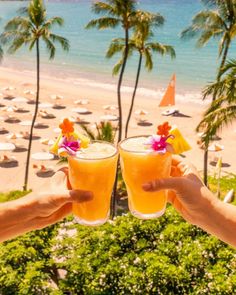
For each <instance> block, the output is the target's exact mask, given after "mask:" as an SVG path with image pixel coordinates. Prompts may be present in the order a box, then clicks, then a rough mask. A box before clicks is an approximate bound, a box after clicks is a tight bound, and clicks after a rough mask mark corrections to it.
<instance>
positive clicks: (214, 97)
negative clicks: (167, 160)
mask: <svg viewBox="0 0 236 295" xmlns="http://www.w3.org/2000/svg"><path fill="white" fill-rule="evenodd" d="M229 46H230V39H228V40H227V42H226V45H225V49H224V52H223V56H222V59H221V63H220V67H219V69H218V73H217V77H216V81H217V83H218V82H220V78H221V70H222V68H223V67H224V65H225V61H226V58H227V55H228V51H229ZM216 96H217V89H215V91H214V93H213V97H212V102H213V101H215V100H216ZM203 174H204V184H205V185H206V186H207V175H208V146H207V147H206V150H205V152H204V170H203Z"/></svg>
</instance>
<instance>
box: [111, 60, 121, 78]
mask: <svg viewBox="0 0 236 295" xmlns="http://www.w3.org/2000/svg"><path fill="white" fill-rule="evenodd" d="M122 64H123V58H121V59H120V60H119V61H118V62H117V63H116V64H115V65H114V67H113V69H112V75H113V76H116V75H118V74H119V72H120V69H121V66H122Z"/></svg>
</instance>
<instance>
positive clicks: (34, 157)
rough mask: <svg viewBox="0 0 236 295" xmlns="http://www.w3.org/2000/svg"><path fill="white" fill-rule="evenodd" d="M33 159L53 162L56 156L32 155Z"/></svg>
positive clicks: (42, 153)
mask: <svg viewBox="0 0 236 295" xmlns="http://www.w3.org/2000/svg"><path fill="white" fill-rule="evenodd" d="M31 158H32V159H33V160H37V161H48V160H53V159H54V156H53V155H52V154H50V153H46V152H40V153H34V154H32V155H31Z"/></svg>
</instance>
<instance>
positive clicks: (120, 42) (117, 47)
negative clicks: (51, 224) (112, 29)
mask: <svg viewBox="0 0 236 295" xmlns="http://www.w3.org/2000/svg"><path fill="white" fill-rule="evenodd" d="M124 48H125V40H124V39H115V40H112V42H111V44H110V46H109V47H108V50H107V52H106V57H107V58H111V57H113V56H114V55H115V54H117V53H120V52H123V51H124Z"/></svg>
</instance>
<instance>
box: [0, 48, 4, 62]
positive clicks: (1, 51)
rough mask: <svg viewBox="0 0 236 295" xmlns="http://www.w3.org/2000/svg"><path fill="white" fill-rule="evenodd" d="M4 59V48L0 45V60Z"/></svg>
mask: <svg viewBox="0 0 236 295" xmlns="http://www.w3.org/2000/svg"><path fill="white" fill-rule="evenodd" d="M2 59H3V49H2V47H1V46H0V62H1V61H2Z"/></svg>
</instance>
